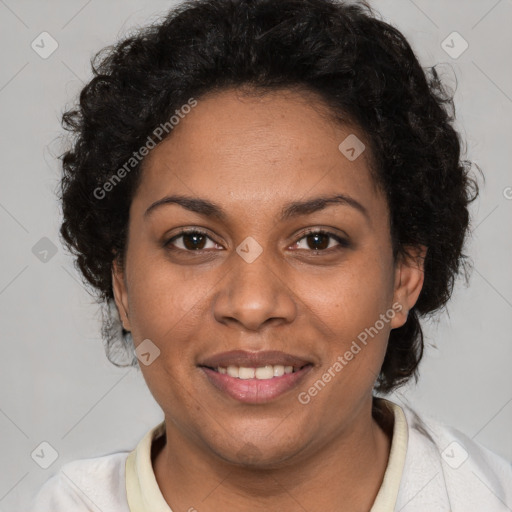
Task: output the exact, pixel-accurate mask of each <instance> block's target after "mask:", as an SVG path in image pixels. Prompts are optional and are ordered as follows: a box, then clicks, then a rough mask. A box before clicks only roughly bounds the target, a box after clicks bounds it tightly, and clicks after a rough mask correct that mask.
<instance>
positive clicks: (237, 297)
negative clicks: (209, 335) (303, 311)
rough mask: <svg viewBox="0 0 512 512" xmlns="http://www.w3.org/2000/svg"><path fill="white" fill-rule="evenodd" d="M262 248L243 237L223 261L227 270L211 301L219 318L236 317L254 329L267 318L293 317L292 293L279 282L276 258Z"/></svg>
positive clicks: (283, 318) (285, 320)
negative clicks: (227, 259) (235, 249)
mask: <svg viewBox="0 0 512 512" xmlns="http://www.w3.org/2000/svg"><path fill="white" fill-rule="evenodd" d="M244 244H245V245H244ZM258 245H259V244H258ZM262 249H263V248H260V249H258V247H257V246H256V245H255V244H254V241H252V240H247V239H246V240H245V241H244V242H242V243H241V244H240V246H239V247H238V248H237V251H236V252H235V251H233V253H232V254H231V258H229V260H230V261H228V262H227V264H228V265H229V267H230V271H229V273H228V275H227V276H226V279H225V280H223V284H222V289H221V290H220V292H219V293H218V294H217V296H216V300H215V304H214V315H215V317H216V319H217V320H218V321H219V322H222V323H226V322H228V321H236V322H238V323H239V324H242V325H243V326H244V327H246V328H247V329H250V330H257V329H258V328H259V327H260V326H261V325H262V324H263V323H265V322H266V321H267V320H269V319H271V318H274V319H280V320H281V321H282V322H285V323H286V322H290V321H292V320H293V317H294V315H295V310H296V305H295V301H294V299H293V294H292V293H290V290H289V288H288V287H287V286H286V285H285V284H284V282H283V274H282V270H281V271H280V267H279V265H278V264H277V261H276V259H275V258H273V257H272V255H271V253H270V251H265V250H262ZM258 253H259V254H258ZM276 321H277V320H276Z"/></svg>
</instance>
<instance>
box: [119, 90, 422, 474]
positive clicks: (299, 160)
mask: <svg viewBox="0 0 512 512" xmlns="http://www.w3.org/2000/svg"><path fill="white" fill-rule="evenodd" d="M315 101H318V100H315ZM318 107H319V104H318V103H317V104H315V103H312V100H311V99H308V97H306V96H303V95H300V94H299V93H292V92H290V91H288V92H287V93H284V92H280V93H270V94H267V95H265V96H264V97H260V98H255V97H247V96H242V95H240V94H237V93H236V92H235V91H233V90H227V91H224V92H222V93H217V94H215V95H209V96H207V97H205V98H204V99H200V100H198V103H197V106H195V108H193V109H192V110H191V112H190V113H189V114H187V115H186V116H185V117H184V118H183V119H182V120H181V121H180V123H179V124H178V125H177V126H176V127H175V128H174V130H173V133H172V134H171V136H170V137H169V138H167V139H166V140H164V141H163V142H162V143H161V144H160V145H158V146H157V147H156V148H155V149H153V150H152V151H151V152H150V154H149V155H148V157H147V158H146V161H145V167H144V170H143V175H142V180H141V183H140V187H139V188H138V190H137V192H136V195H135V197H134V199H133V202H132V204H131V209H130V218H129V237H128V244H127V250H126V263H125V268H124V272H123V273H121V271H120V269H118V268H117V267H115V269H114V270H115V271H114V277H115V279H114V289H115V292H116V302H117V305H118V308H119V310H120V312H121V316H122V319H123V323H124V326H125V328H127V329H129V330H131V331H132V335H133V339H134V343H135V345H136V347H139V345H140V344H141V342H143V340H146V341H144V345H140V347H139V348H138V352H139V353H143V354H145V355H143V356H142V357H141V363H143V364H140V367H141V370H142V372H143V375H144V378H145V380H146V382H147V385H148V386H149V389H150V391H151V393H152V394H153V396H154V398H155V399H156V401H157V402H158V403H159V405H160V406H161V407H162V409H163V411H164V413H165V417H166V421H167V425H168V428H172V429H174V430H175V431H176V433H179V434H181V436H182V438H183V439H184V440H186V442H188V443H193V445H195V446H199V447H200V448H201V450H203V451H204V450H205V449H206V450H207V451H208V453H210V454H214V455H217V456H219V457H220V458H222V459H223V460H226V461H230V462H240V461H246V462H247V461H248V460H249V458H251V457H252V459H251V460H252V461H253V462H254V463H257V464H260V465H265V464H267V465H272V464H279V463H280V462H284V461H292V460H298V459H300V458H301V457H306V456H307V455H308V454H312V453H314V452H315V451H316V450H318V449H319V447H320V446H322V445H323V444H324V443H327V442H328V441H329V440H331V439H334V438H335V437H336V436H338V435H339V434H340V433H341V432H343V431H345V430H347V429H349V428H351V425H352V426H353V422H354V421H355V418H356V417H358V415H359V414H360V413H361V411H363V410H365V411H367V410H368V409H367V406H369V404H370V401H371V395H372V388H373V385H374V382H375V379H376V378H377V375H378V373H379V371H380V367H381V364H382V361H383V358H384V355H385V352H386V346H387V340H388V336H389V332H390V330H391V329H392V328H395V327H398V326H400V325H402V324H403V323H404V322H405V320H406V316H407V310H408V309H410V307H412V305H413V304H414V302H415V300H416V298H417V296H418V294H419V291H420V289H421V284H422V272H421V270H419V269H417V268H415V267H413V266H411V267H407V266H405V265H401V266H397V265H395V263H394V261H393V258H392V247H391V238H390V228H389V213H388V208H387V204H386V200H385V198H384V197H383V195H382V194H381V193H380V192H379V191H378V190H377V189H376V187H375V185H374V182H373V181H372V178H371V176H370V172H369V170H368V160H367V157H368V156H369V155H368V154H367V152H368V151H369V149H366V150H365V151H363V152H362V153H361V154H360V155H359V156H358V157H357V158H354V156H357V152H358V150H360V149H361V146H357V147H355V146H354V140H355V139H354V136H355V137H357V138H358V139H359V140H360V141H362V142H363V143H365V144H366V141H365V138H364V134H362V133H361V132H359V131H356V130H354V129H352V128H349V127H342V126H340V125H338V124H334V123H333V122H330V121H328V120H327V119H326V117H325V116H322V115H321V114H320V113H319V111H318ZM347 137H350V138H349V139H348V140H347V142H345V143H344V145H342V150H343V151H342V150H340V149H339V145H340V143H342V142H343V141H344V140H345V139H347ZM350 147H355V148H356V150H355V151H354V152H353V151H351V150H350ZM168 196H180V197H182V198H183V201H182V203H181V204H178V203H177V202H171V201H170V200H169V201H168V202H163V203H160V204H159V205H155V202H157V201H161V200H162V199H164V198H166V197H168ZM334 196H339V197H340V198H345V199H340V200H339V201H338V202H335V201H334V200H333V201H320V200H319V199H320V198H333V197H334ZM185 198H186V199H185ZM200 201H201V202H200ZM206 203H207V204H206ZM305 203H311V204H310V205H309V206H307V205H306V206H304V204H305ZM152 205H153V207H152V208H150V207H151V206H152ZM301 205H302V206H301ZM182 228H187V229H189V230H192V231H199V232H200V233H195V234H194V233H192V234H188V235H187V234H185V235H179V232H180V230H181V229H182ZM317 230H322V231H326V232H328V233H329V235H325V234H317V235H315V234H314V233H313V234H311V233H308V231H313V232H314V231H317ZM196 247H197V249H195V248H196ZM400 310H401V311H400ZM126 314H127V316H126ZM364 333H366V336H365V334H364ZM147 340H150V341H149V342H148V341H147ZM363 340H365V343H364V342H363ZM354 343H355V344H354ZM356 347H359V350H358V349H357V348H356ZM158 351H159V352H158ZM233 351H237V352H234V353H232V354H229V352H233ZM239 351H242V352H239ZM267 351H272V352H274V353H273V354H261V353H262V352H267ZM275 351H277V353H275ZM254 354H256V359H251V355H253V356H254ZM350 354H352V356H350ZM260 356H262V357H260ZM258 357H260V358H259V359H258ZM336 362H338V364H336ZM148 363H149V364H148ZM228 366H229V367H231V368H229V369H227V370H226V372H228V373H225V370H224V369H223V368H227V367H228ZM286 366H292V367H293V370H292V373H291V374H290V373H285V374H284V375H282V373H283V371H286V372H288V371H289V368H286V369H285V368H283V367H286ZM219 367H220V370H219ZM240 367H242V368H243V369H242V370H240V369H239V368H240ZM254 367H258V368H262V369H259V370H257V371H256V373H255V374H252V373H251V371H254V370H250V369H247V368H254ZM295 370H297V371H295ZM237 373H238V377H236V374H237ZM326 375H327V377H326ZM329 375H330V378H329ZM247 377H248V378H247ZM318 381H320V383H319V382H318Z"/></svg>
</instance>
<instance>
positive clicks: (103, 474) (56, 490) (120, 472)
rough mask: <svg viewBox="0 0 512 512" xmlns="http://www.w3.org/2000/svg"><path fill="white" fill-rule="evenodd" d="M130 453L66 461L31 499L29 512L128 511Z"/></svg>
mask: <svg viewBox="0 0 512 512" xmlns="http://www.w3.org/2000/svg"><path fill="white" fill-rule="evenodd" d="M128 455H129V452H117V453H113V454H110V455H104V456H102V457H96V458H90V459H78V460H74V461H72V462H68V463H66V464H64V465H63V466H62V467H61V468H60V469H59V471H58V472H57V473H56V474H55V475H53V476H52V477H51V478H49V479H48V480H47V481H46V482H45V483H44V485H43V486H42V487H41V488H40V489H39V492H38V493H37V494H36V496H35V497H34V498H33V499H32V502H31V505H30V508H29V512H68V511H69V510H73V511H74V512H86V511H93V510H94V511H97V510H98V509H100V510H102V512H125V511H126V512H129V508H128V503H127V501H126V485H125V463H126V458H127V457H128Z"/></svg>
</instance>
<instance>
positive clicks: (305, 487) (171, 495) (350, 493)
mask: <svg viewBox="0 0 512 512" xmlns="http://www.w3.org/2000/svg"><path fill="white" fill-rule="evenodd" d="M384 409H385V408H384ZM373 413H374V416H375V417H374V416H372V403H371V402H370V403H369V404H367V406H366V407H365V408H364V410H362V411H361V413H360V414H359V415H357V417H356V418H355V419H354V421H353V422H352V424H351V425H349V426H348V427H345V428H344V430H343V432H340V433H338V434H337V435H335V436H333V437H332V439H329V440H327V441H326V442H325V443H324V444H323V445H322V446H321V447H319V449H318V450H314V453H313V454H309V455H307V456H303V457H302V458H301V457H300V456H299V457H295V458H294V459H293V461H292V460H290V461H289V463H288V464H286V465H281V466H280V467H274V468H271V469H268V468H265V469H261V468H260V469H258V468H253V467H251V468H248V467H241V466H235V465H233V464H229V463H227V462H225V461H223V460H219V458H218V457H213V456H208V455H207V454H206V453H205V451H204V450H202V449H200V447H198V446H197V445H194V444H193V443H190V441H189V440H188V439H184V438H183V436H182V435H181V433H180V432H179V431H178V430H177V429H176V428H172V427H173V426H174V423H172V422H171V421H167V419H166V439H164V438H162V440H163V442H165V445H164V446H162V444H163V442H162V443H160V446H158V445H156V446H155V455H154V462H153V467H154V471H155V476H156V479H157V482H158V485H159V487H160V489H161V492H162V494H163V496H164V498H165V500H166V501H167V503H168V504H169V505H170V506H171V508H173V510H194V509H197V510H200V511H201V512H213V511H217V510H251V511H255V512H256V511H257V512H259V511H261V512H263V511H268V510H281V511H288V510H289V511H292V510H293V511H295V510H297V509H299V510H300V509H305V510H323V511H325V512H327V511H330V510H333V511H334V510H336V511H337V512H339V511H345V510H346V511H355V510H357V511H368V510H370V508H371V506H372V504H373V502H374V500H375V497H376V496H377V493H378V491H379V488H380V486H381V483H382V479H383V477H384V473H385V471H386V467H387V462H388V457H389V452H390V446H391V436H392V431H393V420H392V418H390V417H389V415H388V414H386V412H383V409H382V408H378V409H375V410H374V411H373ZM173 440H174V442H172V441H173ZM299 459H300V460H299Z"/></svg>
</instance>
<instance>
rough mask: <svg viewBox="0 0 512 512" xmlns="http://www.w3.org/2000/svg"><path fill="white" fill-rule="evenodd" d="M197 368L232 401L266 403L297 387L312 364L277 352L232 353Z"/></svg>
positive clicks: (214, 357)
mask: <svg viewBox="0 0 512 512" xmlns="http://www.w3.org/2000/svg"><path fill="white" fill-rule="evenodd" d="M198 367H199V368H200V369H201V370H202V371H203V373H204V374H205V376H206V378H207V381H208V382H209V384H211V385H213V386H214V387H215V388H216V390H218V391H221V392H222V394H224V395H228V396H230V397H231V398H233V399H235V400H237V401H240V402H244V403H252V404H261V403H267V402H270V401H272V400H274V399H277V398H278V397H280V396H281V395H283V394H284V393H286V392H289V391H291V390H292V389H293V388H295V387H297V386H298V385H299V383H300V382H301V381H302V380H303V378H304V377H305V375H306V374H307V373H308V372H309V371H310V370H311V368H313V363H312V362H311V361H307V360H305V359H302V358H300V357H297V356H293V355H291V354H286V353H284V352H278V351H266V352H246V351H240V350H237V351H231V352H224V353H222V354H217V355H216V356H213V357H211V358H208V359H206V360H204V361H202V362H201V363H200V364H199V365H198Z"/></svg>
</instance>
